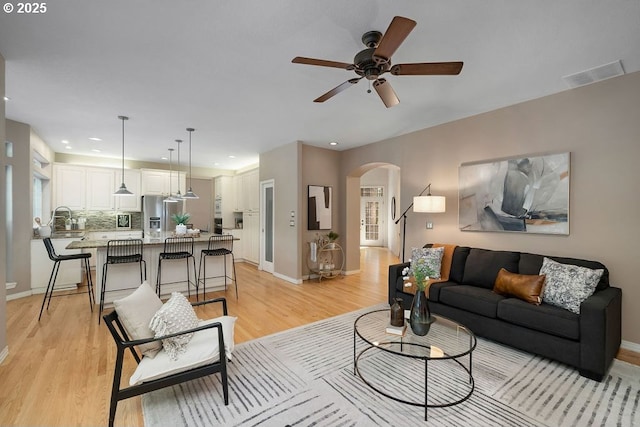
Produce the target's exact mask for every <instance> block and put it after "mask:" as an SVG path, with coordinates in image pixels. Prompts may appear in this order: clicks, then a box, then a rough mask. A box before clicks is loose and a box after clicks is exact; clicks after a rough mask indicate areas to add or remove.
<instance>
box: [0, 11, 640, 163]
mask: <svg viewBox="0 0 640 427" xmlns="http://www.w3.org/2000/svg"><path fill="white" fill-rule="evenodd" d="M10 2H12V3H14V4H16V3H17V2H13V0H10ZM395 15H400V16H405V17H408V18H411V19H414V20H415V21H417V23H418V24H417V26H416V28H415V29H414V30H413V32H412V33H411V34H410V35H409V36H408V37H407V39H406V40H405V41H404V43H403V45H402V46H400V48H399V49H398V50H397V51H396V53H395V54H394V56H393V58H392V62H393V63H407V62H440V61H458V60H460V61H464V68H463V70H462V73H461V74H460V75H459V76H392V75H390V74H387V75H386V78H387V80H388V81H389V82H390V83H391V84H392V85H393V88H394V89H395V91H396V93H397V95H398V97H399V98H400V101H401V102H400V104H399V105H398V106H395V107H393V108H390V109H387V108H385V107H384V105H383V104H382V102H381V101H380V99H379V98H378V96H377V94H376V92H375V91H373V92H372V93H370V94H368V93H367V89H368V82H367V81H366V80H364V79H363V80H362V81H360V83H358V84H357V85H355V86H353V87H351V88H349V89H348V90H346V91H345V92H342V93H340V94H338V95H336V96H335V97H334V98H332V99H330V100H328V101H327V102H325V103H322V104H321V103H314V102H312V100H313V99H315V98H316V97H318V96H320V95H321V94H323V93H325V92H327V91H328V90H329V89H331V88H333V87H335V86H337V85H339V84H340V83H342V82H344V81H346V80H348V79H350V78H352V77H355V73H354V72H352V71H345V70H341V69H336V68H326V67H313V66H308V65H300V64H292V63H291V59H292V58H294V57H295V56H306V57H312V58H320V59H327V60H334V61H340V62H349V63H350V62H352V61H353V56H354V55H355V54H356V53H357V52H358V51H360V50H362V49H364V45H362V43H361V41H360V38H361V36H362V34H363V33H364V32H366V31H369V30H378V31H381V32H384V31H385V30H386V28H387V27H388V25H389V23H390V21H391V19H392V18H393V16H395ZM0 53H1V54H2V55H3V56H4V57H5V60H6V70H7V74H6V94H7V96H9V97H10V98H11V99H10V100H9V101H8V102H7V104H6V116H7V118H9V119H12V120H16V121H19V122H23V123H28V124H30V125H31V126H32V127H33V129H34V130H35V131H36V133H38V134H39V135H40V136H41V137H42V138H43V139H44V140H45V141H46V142H47V143H48V144H49V145H50V146H51V147H52V148H53V149H54V150H55V151H57V152H67V151H68V152H71V153H76V154H83V155H94V156H95V155H100V156H104V157H112V158H114V161H115V159H118V158H119V156H120V155H121V122H120V121H119V120H118V118H117V116H118V115H127V116H129V117H130V120H129V121H128V122H127V123H126V154H125V156H126V157H127V158H130V159H136V160H146V161H156V162H157V161H160V160H159V159H160V157H161V156H166V155H167V148H169V147H175V146H176V144H175V142H174V140H175V139H183V140H185V141H187V140H188V134H187V132H186V130H185V128H186V127H194V128H196V131H195V132H194V133H193V164H194V166H205V167H219V168H225V169H238V168H242V167H244V166H246V165H248V164H253V163H256V162H257V161H258V153H260V152H264V151H268V150H270V149H272V148H274V147H277V146H280V145H283V144H288V143H291V142H293V141H303V142H305V143H307V144H312V145H318V146H323V147H328V143H329V142H330V141H337V142H338V143H339V145H338V146H337V147H336V149H338V150H344V149H348V148H352V147H356V146H360V145H364V144H368V143H371V142H375V141H379V140H383V139H386V138H390V137H393V136H397V135H401V134H405V133H408V132H411V131H415V130H418V129H423V128H426V127H430V126H434V125H437V124H440V123H445V122H448V121H451V120H455V119H459V118H462V117H467V116H471V115H474V114H478V113H481V112H485V111H490V110H493V109H496V108H499V107H503V106H507V105H512V104H515V103H518V102H522V101H525V100H529V99H534V98H538V97H541V96H545V95H549V94H552V93H556V92H560V91H563V90H568V86H567V85H566V84H565V83H564V82H563V80H562V76H565V75H569V74H573V73H576V72H579V71H582V70H586V69H589V68H592V67H596V66H599V65H602V64H605V63H609V62H612V61H616V60H621V62H622V65H623V67H624V70H625V72H627V73H630V72H634V71H638V70H640V0H607V1H602V0H563V1H557V0H521V1H509V0H484V1H472V0H438V1H435V0H422V1H416V0H395V1H385V0H350V1H345V0H325V1H318V0H263V1H257V0H254V1H248V0H236V1H220V0H191V1H169V0H136V1H130V0H108V1H107V0H104V1H87V0H57V1H55V2H48V3H47V11H46V13H44V14H40V15H26V14H17V13H16V12H15V11H14V12H13V13H10V14H8V13H2V14H1V15H0ZM90 137H99V138H101V139H102V141H101V142H93V141H91V140H89V138H90ZM62 140H68V141H70V143H69V144H68V145H69V146H71V147H72V149H70V150H66V149H65V148H64V145H63V144H62V143H61V141H62ZM94 148H98V149H100V150H101V153H100V154H96V153H95V152H93V151H92V149H94ZM186 149H187V144H183V145H182V159H183V160H182V161H183V162H184V161H185V160H184V159H186V158H187V151H186ZM230 155H233V156H235V159H230V158H229V156H230ZM174 162H175V157H174ZM215 163H218V165H215ZM116 164H117V162H116ZM214 165H215V166H214Z"/></svg>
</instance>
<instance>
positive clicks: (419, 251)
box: [411, 246, 444, 279]
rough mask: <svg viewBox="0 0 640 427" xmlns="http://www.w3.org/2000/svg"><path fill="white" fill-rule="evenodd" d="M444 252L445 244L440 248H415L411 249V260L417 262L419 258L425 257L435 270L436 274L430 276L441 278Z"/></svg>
mask: <svg viewBox="0 0 640 427" xmlns="http://www.w3.org/2000/svg"><path fill="white" fill-rule="evenodd" d="M443 254H444V246H441V247H439V248H413V249H412V250H411V261H412V262H415V261H416V260H417V259H419V258H422V259H424V261H425V263H426V264H427V266H429V268H431V269H432V270H433V271H434V272H435V275H433V276H429V278H430V279H439V278H440V269H441V266H442V255H443Z"/></svg>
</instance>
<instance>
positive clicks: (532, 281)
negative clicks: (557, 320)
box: [493, 268, 545, 305]
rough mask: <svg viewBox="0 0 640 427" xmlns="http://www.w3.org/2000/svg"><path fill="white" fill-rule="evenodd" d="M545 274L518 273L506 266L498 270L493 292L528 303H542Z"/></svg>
mask: <svg viewBox="0 0 640 427" xmlns="http://www.w3.org/2000/svg"><path fill="white" fill-rule="evenodd" d="M544 279H545V276H544V274H543V275H541V276H537V275H535V274H516V273H511V272H509V271H507V270H505V269H504V268H501V269H500V272H498V277H496V281H495V283H494V285H493V292H495V293H497V294H498V295H503V296H506V297H510V296H512V297H516V298H520V299H521V300H524V301H526V302H528V303H531V304H535V305H540V303H542V290H543V288H544Z"/></svg>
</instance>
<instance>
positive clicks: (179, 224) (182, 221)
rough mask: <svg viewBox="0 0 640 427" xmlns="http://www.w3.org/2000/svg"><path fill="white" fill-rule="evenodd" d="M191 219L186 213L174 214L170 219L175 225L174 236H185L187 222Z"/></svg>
mask: <svg viewBox="0 0 640 427" xmlns="http://www.w3.org/2000/svg"><path fill="white" fill-rule="evenodd" d="M189 218H191V214H188V213H186V212H185V213H174V214H173V215H171V219H172V220H173V221H175V223H176V234H187V222H188V221H189Z"/></svg>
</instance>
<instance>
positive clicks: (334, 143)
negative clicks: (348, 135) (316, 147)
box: [329, 141, 338, 145]
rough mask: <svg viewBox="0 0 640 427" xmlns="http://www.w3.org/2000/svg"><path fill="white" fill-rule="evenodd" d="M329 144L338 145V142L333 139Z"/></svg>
mask: <svg viewBox="0 0 640 427" xmlns="http://www.w3.org/2000/svg"><path fill="white" fill-rule="evenodd" d="M329 145H338V143H337V142H335V141H332V142H330V143H329Z"/></svg>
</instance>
